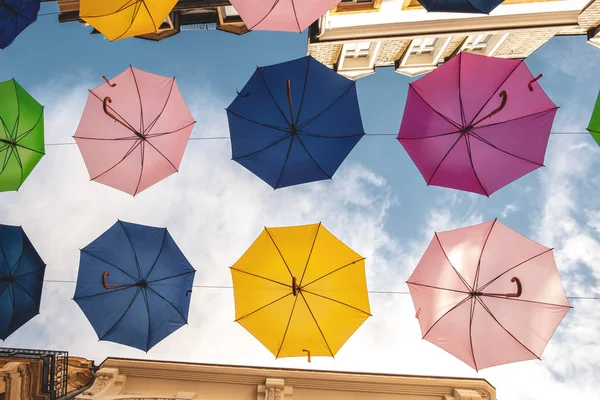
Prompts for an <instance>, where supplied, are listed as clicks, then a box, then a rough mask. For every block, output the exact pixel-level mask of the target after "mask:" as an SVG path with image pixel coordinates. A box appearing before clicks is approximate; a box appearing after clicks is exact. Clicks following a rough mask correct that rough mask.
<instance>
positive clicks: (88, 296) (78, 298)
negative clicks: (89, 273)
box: [73, 286, 135, 301]
mask: <svg viewBox="0 0 600 400" xmlns="http://www.w3.org/2000/svg"><path fill="white" fill-rule="evenodd" d="M134 287H135V286H123V287H119V288H116V289H112V290H110V291H108V290H107V291H104V292H101V293H96V294H88V295H87V296H80V297H73V300H74V301H77V300H85V299H89V298H92V297H98V296H104V295H107V294H111V293H115V292H120V291H122V290H127V289H132V288H134Z"/></svg>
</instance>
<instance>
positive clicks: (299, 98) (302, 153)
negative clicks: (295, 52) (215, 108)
mask: <svg viewBox="0 0 600 400" xmlns="http://www.w3.org/2000/svg"><path fill="white" fill-rule="evenodd" d="M227 117H228V120H229V130H230V135H231V149H232V158H233V160H235V161H237V162H238V163H240V164H241V165H243V166H244V167H246V168H247V169H248V170H250V171H251V172H253V173H254V174H255V175H257V176H258V177H259V178H261V179H262V180H263V181H265V182H266V183H268V184H269V185H271V186H272V187H273V188H274V189H277V188H281V187H286V186H292V185H298V184H302V183H307V182H313V181H320V180H324V179H331V177H332V176H333V174H334V173H335V171H336V170H337V169H338V168H339V166H340V165H341V164H342V162H343V161H344V159H345V158H346V157H347V156H348V154H349V153H350V151H352V149H353V148H354V146H356V144H357V143H358V141H359V140H360V139H361V138H362V137H363V136H364V134H365V132H364V129H363V125H362V120H361V117H360V109H359V107H358V97H357V95H356V83H355V82H354V81H352V80H350V79H347V78H345V77H343V76H341V75H339V74H338V73H336V72H335V71H333V70H331V69H329V68H327V67H326V66H324V65H323V64H321V63H319V62H318V61H316V60H315V59H313V58H312V57H310V56H307V57H303V58H299V59H297V60H292V61H288V62H284V63H281V64H276V65H271V66H268V67H258V68H256V71H255V72H254V75H252V77H251V78H250V80H249V81H248V83H247V84H246V86H245V87H244V89H243V90H242V91H241V93H239V94H238V96H237V97H236V99H235V100H234V101H233V102H232V103H231V104H230V105H229V107H228V108H227Z"/></svg>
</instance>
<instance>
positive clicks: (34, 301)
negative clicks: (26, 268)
mask: <svg viewBox="0 0 600 400" xmlns="http://www.w3.org/2000/svg"><path fill="white" fill-rule="evenodd" d="M13 283H14V284H15V285H16V286H18V287H19V288H20V289H21V291H23V292H24V293H25V294H26V295H27V296H29V297H31V300H33V303H34V304H35V305H37V306H38V307H39V304H38V302H37V301H36V300H35V298H34V297H33V295H32V294H31V293H29V291H27V289H25V288H24V287H23V286H22V285H21V284H20V283H19V282H17V281H14V282H13Z"/></svg>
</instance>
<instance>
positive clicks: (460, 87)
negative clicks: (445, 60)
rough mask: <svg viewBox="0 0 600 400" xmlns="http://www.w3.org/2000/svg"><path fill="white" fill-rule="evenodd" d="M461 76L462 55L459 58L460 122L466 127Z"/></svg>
mask: <svg viewBox="0 0 600 400" xmlns="http://www.w3.org/2000/svg"><path fill="white" fill-rule="evenodd" d="M461 76H462V55H461V56H459V58H458V103H459V107H460V120H461V123H462V125H463V126H466V125H465V123H466V122H467V121H466V118H465V108H464V105H463V101H462V85H461Z"/></svg>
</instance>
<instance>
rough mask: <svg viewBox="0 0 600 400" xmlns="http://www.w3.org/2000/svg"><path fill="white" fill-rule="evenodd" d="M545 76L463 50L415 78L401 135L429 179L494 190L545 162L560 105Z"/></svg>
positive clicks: (512, 62) (521, 64) (433, 182)
mask: <svg viewBox="0 0 600 400" xmlns="http://www.w3.org/2000/svg"><path fill="white" fill-rule="evenodd" d="M541 76H542V75H539V76H538V77H537V78H534V77H533V75H531V72H530V71H529V69H528V68H527V65H525V63H524V62H523V61H522V60H510V59H502V58H494V57H486V56H480V55H475V54H471V53H459V54H458V55H457V56H455V57H453V58H452V59H451V60H450V61H448V62H447V63H445V64H444V65H442V66H441V67H440V68H438V69H437V70H435V71H433V72H431V73H429V74H428V75H426V76H424V77H423V78H421V79H419V80H417V81H415V82H413V83H411V84H410V88H409V93H408V98H407V100H406V106H405V109H404V117H403V120H402V125H401V127H400V132H399V134H398V140H399V141H400V143H402V146H404V148H405V149H406V151H407V152H408V154H409V156H410V157H411V158H412V160H413V162H414V163H415V164H416V166H417V168H418V169H419V171H420V172H421V174H422V175H423V178H425V181H427V184H428V185H434V186H443V187H448V188H454V189H459V190H466V191H468V192H474V193H479V194H483V195H486V196H489V195H490V194H492V193H493V192H495V191H496V190H498V189H500V188H502V187H503V186H506V185H507V184H509V183H511V182H512V181H514V180H516V179H518V178H520V177H521V176H523V175H526V174H528V173H529V172H531V171H533V170H536V169H538V168H539V167H542V166H543V165H544V156H545V153H546V146H547V144H548V138H549V135H550V129H551V128H552V122H553V120H554V116H555V114H556V110H557V109H558V107H557V106H556V105H554V103H552V101H551V100H550V99H549V98H548V96H547V95H546V93H544V91H543V90H542V88H541V87H540V86H539V84H538V83H537V80H538V79H539V78H540V77H541Z"/></svg>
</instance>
